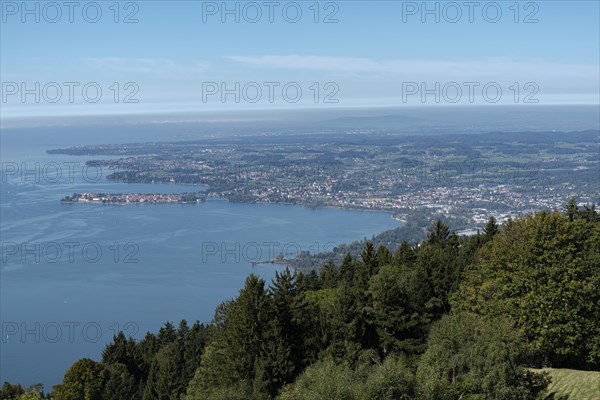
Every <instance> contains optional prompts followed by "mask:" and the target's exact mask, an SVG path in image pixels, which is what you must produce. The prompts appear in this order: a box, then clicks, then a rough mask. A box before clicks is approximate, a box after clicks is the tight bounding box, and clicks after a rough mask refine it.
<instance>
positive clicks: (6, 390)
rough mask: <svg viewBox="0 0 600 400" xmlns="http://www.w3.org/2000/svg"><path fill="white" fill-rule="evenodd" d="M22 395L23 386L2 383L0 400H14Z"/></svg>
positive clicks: (23, 391)
mask: <svg viewBox="0 0 600 400" xmlns="http://www.w3.org/2000/svg"><path fill="white" fill-rule="evenodd" d="M24 393H25V388H23V386H21V385H14V384H12V383H9V382H4V384H3V385H2V388H0V400H15V399H18V398H19V396H20V395H22V394H24Z"/></svg>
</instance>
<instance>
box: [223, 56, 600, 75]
mask: <svg viewBox="0 0 600 400" xmlns="http://www.w3.org/2000/svg"><path fill="white" fill-rule="evenodd" d="M226 58H227V59H228V60H231V61H234V62H237V63H242V64H246V65H252V66H255V67H260V68H271V69H290V70H313V71H330V72H347V73H356V74H360V73H385V74H394V75H403V76H427V77H428V78H430V79H431V78H432V77H440V78H468V79H478V78H481V77H506V78H508V79H522V78H523V77H529V78H530V79H536V78H539V77H540V76H542V77H544V78H558V77H561V78H563V79H564V78H565V77H576V78H582V77H585V78H586V79H587V78H591V79H594V78H595V81H597V79H598V77H597V72H598V66H597V65H587V64H570V63H557V62H551V61H545V60H522V61H521V60H519V61H516V60H511V59H504V58H488V59H484V60H475V61H473V60H466V61H447V60H418V59H417V60H415V59H413V60H399V59H392V60H376V59H372V58H357V57H328V56H315V55H308V56H303V55H262V56H228V57H226Z"/></svg>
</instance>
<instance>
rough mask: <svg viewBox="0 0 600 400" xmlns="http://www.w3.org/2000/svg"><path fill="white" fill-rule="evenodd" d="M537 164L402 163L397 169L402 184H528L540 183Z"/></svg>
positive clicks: (475, 161) (473, 161)
mask: <svg viewBox="0 0 600 400" xmlns="http://www.w3.org/2000/svg"><path fill="white" fill-rule="evenodd" d="M540 170H541V168H540V165H539V164H538V163H518V162H517V163H494V162H482V161H477V160H470V161H458V162H424V161H415V162H412V163H411V162H407V163H403V164H402V166H401V167H400V169H399V172H400V174H401V175H402V176H403V177H405V178H406V179H405V181H406V182H405V183H407V182H412V183H420V184H423V183H431V184H453V185H456V184H484V183H488V184H490V183H491V184H494V183H497V182H501V183H503V184H509V183H511V184H519V183H520V184H531V183H535V182H537V181H539V180H540V178H541V177H540Z"/></svg>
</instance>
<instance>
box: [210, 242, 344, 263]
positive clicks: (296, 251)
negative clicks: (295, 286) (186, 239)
mask: <svg viewBox="0 0 600 400" xmlns="http://www.w3.org/2000/svg"><path fill="white" fill-rule="evenodd" d="M336 247H338V244H337V243H334V242H324V243H321V242H313V243H309V244H300V243H298V242H276V241H273V242H260V243H259V242H202V243H201V245H200V249H201V254H200V255H201V262H202V264H210V263H236V264H237V263H249V264H252V265H253V266H255V265H258V264H283V265H285V264H288V263H289V262H291V261H293V260H294V259H296V258H297V257H301V256H303V255H307V256H316V255H319V254H322V253H329V252H331V251H333V250H334V249H335V248H336Z"/></svg>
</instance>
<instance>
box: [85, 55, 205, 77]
mask: <svg viewBox="0 0 600 400" xmlns="http://www.w3.org/2000/svg"><path fill="white" fill-rule="evenodd" d="M84 62H85V63H86V64H87V65H88V66H91V67H93V68H96V69H101V70H104V71H114V72H133V73H140V74H149V75H172V74H185V75H191V74H197V73H201V72H204V71H206V70H207V69H208V63H206V62H205V61H174V60H171V59H167V58H121V57H103V58H86V59H84Z"/></svg>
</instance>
